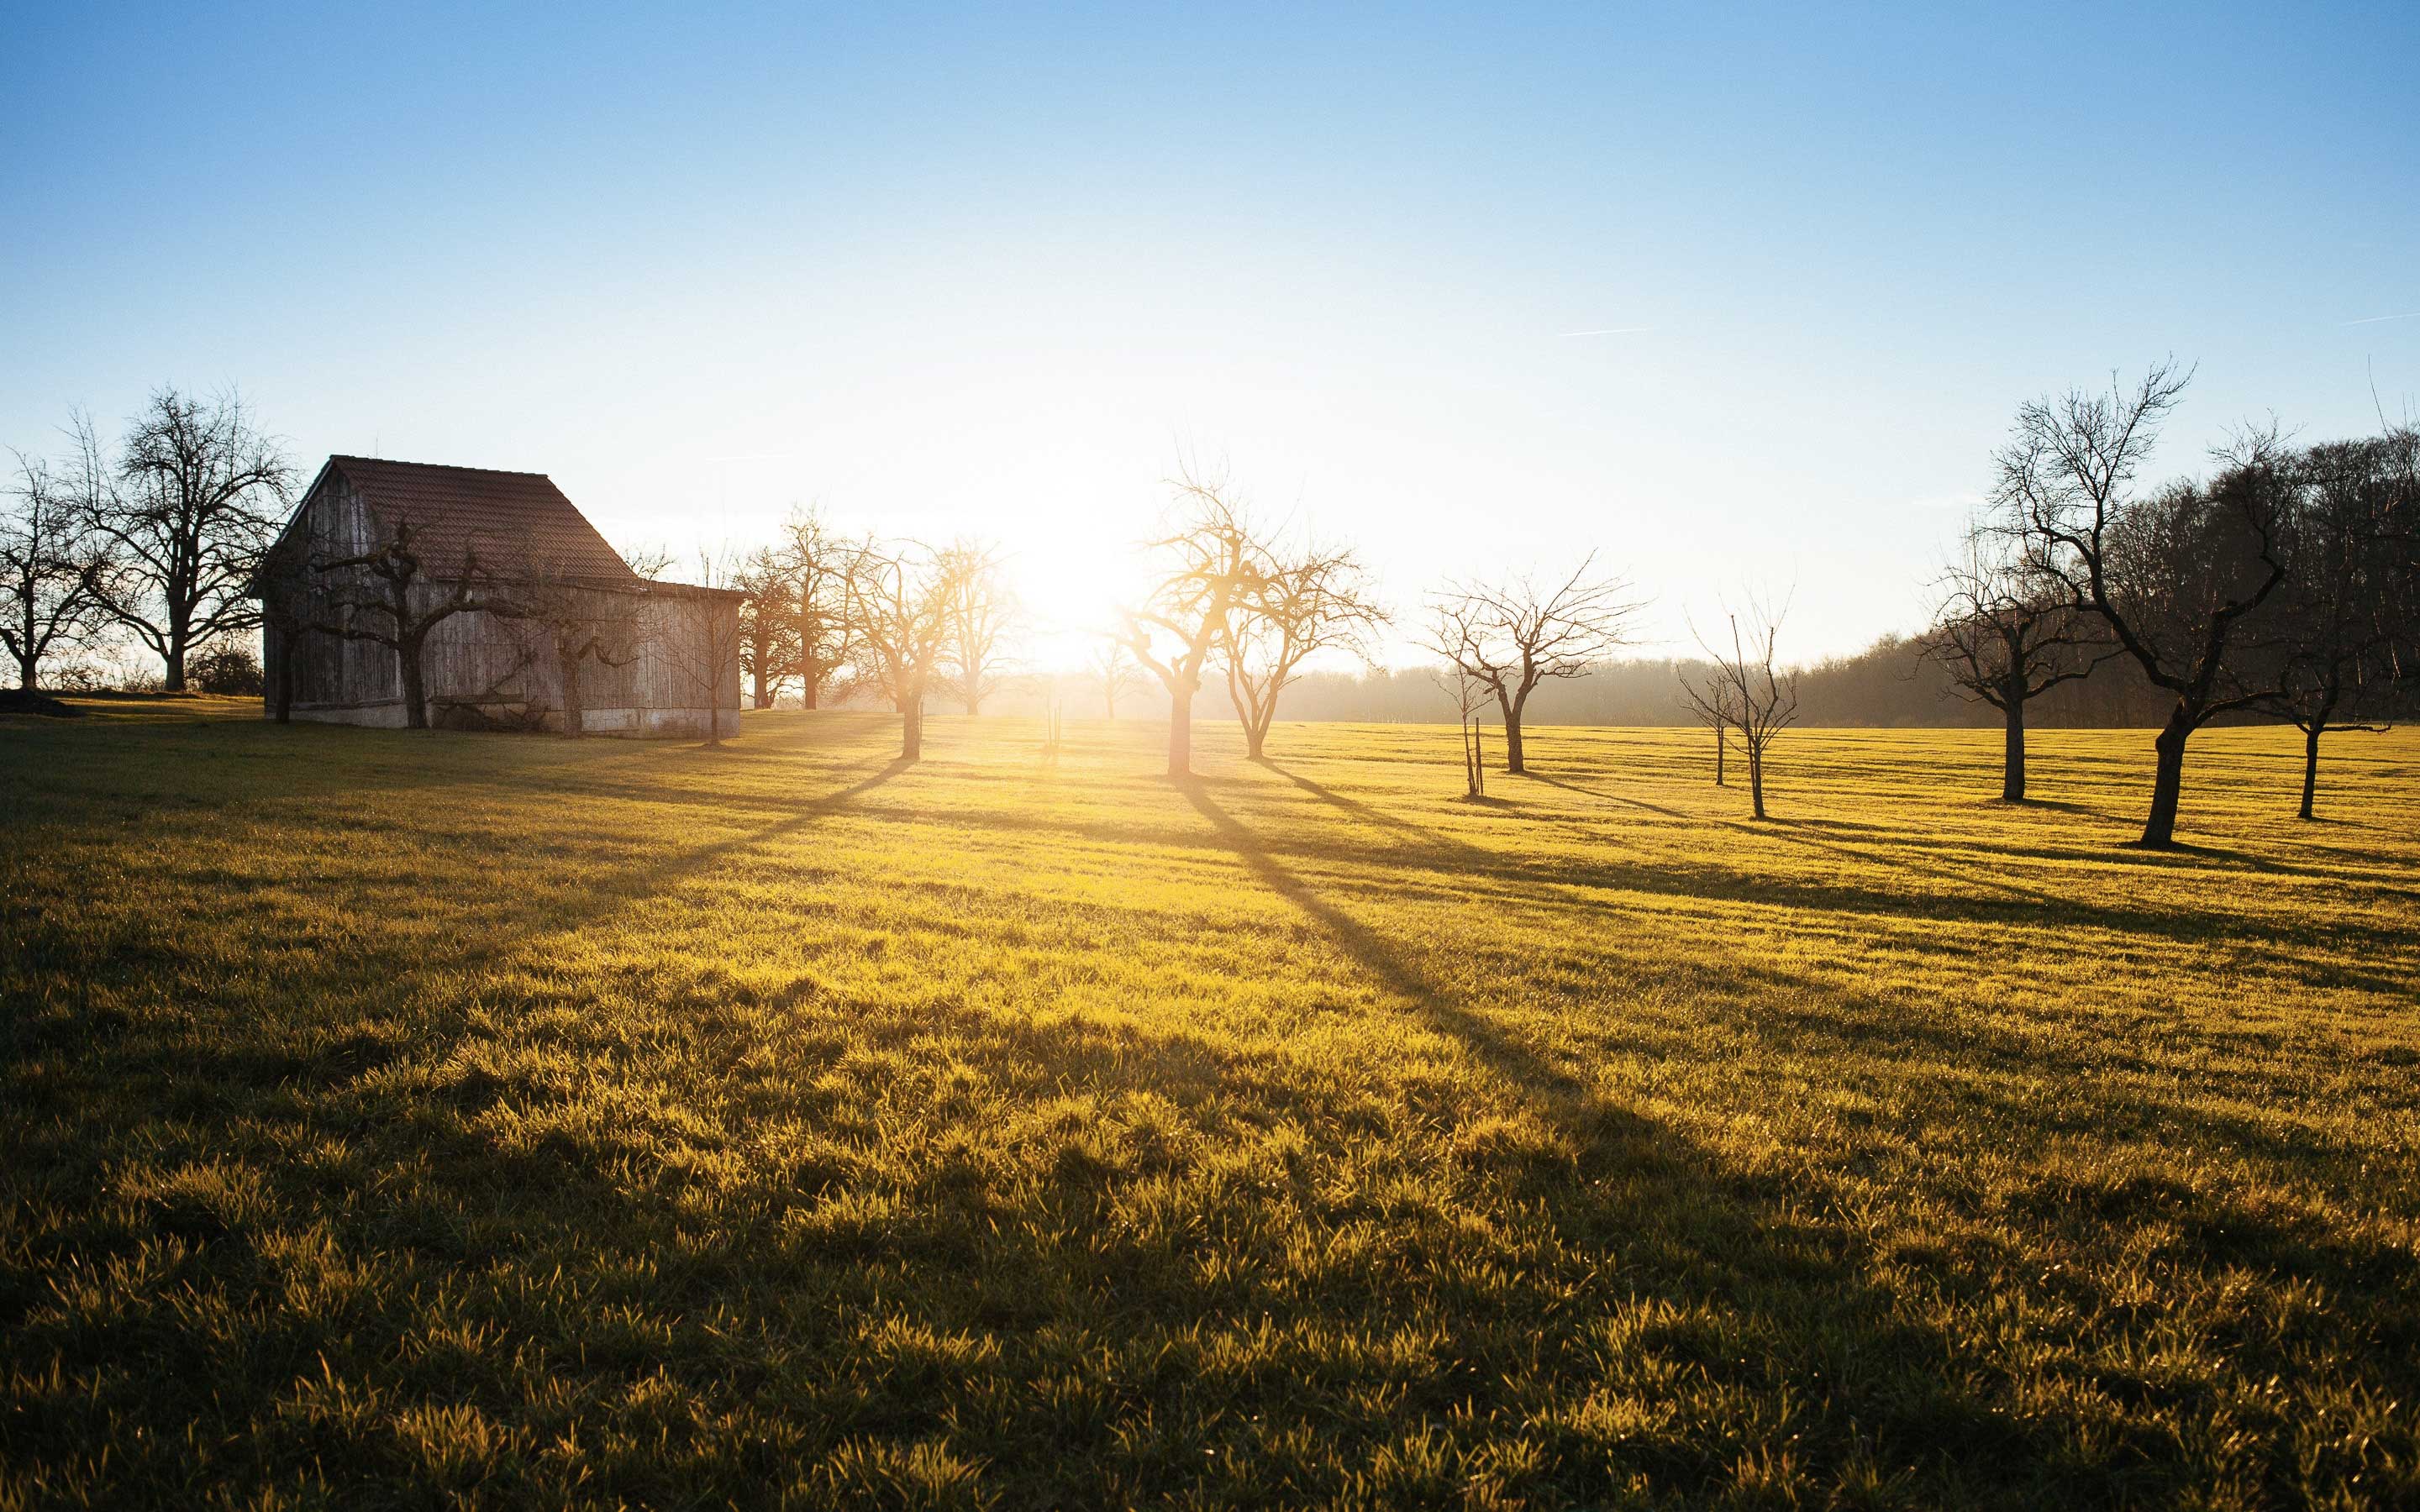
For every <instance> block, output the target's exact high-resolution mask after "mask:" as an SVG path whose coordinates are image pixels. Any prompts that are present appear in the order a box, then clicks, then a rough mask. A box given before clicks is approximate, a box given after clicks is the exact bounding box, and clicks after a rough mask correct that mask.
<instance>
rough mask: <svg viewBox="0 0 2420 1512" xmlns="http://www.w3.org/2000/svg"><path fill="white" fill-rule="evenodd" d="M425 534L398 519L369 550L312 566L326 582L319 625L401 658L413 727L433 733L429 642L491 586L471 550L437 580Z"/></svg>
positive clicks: (407, 722)
mask: <svg viewBox="0 0 2420 1512" xmlns="http://www.w3.org/2000/svg"><path fill="white" fill-rule="evenodd" d="M420 533H421V532H420V527H419V525H418V523H417V522H416V521H413V520H411V519H409V518H404V519H398V520H396V521H395V522H394V523H392V524H390V525H387V526H385V527H383V528H382V529H381V531H380V534H379V537H378V539H377V541H376V542H375V543H374V544H372V545H371V547H370V548H369V549H368V550H366V551H361V552H357V553H355V554H353V555H351V556H345V557H334V558H326V559H321V560H318V561H315V562H314V563H312V571H313V573H314V575H315V576H316V577H317V578H318V580H319V582H320V583H321V584H322V585H323V586H322V591H321V594H320V596H319V601H318V606H317V611H318V614H319V615H320V616H321V617H320V618H319V619H318V622H317V623H316V624H315V625H313V626H312V628H314V629H316V630H319V631H322V632H324V633H326V634H329V635H334V636H341V637H343V638H344V639H345V640H368V641H372V642H374V643H376V644H378V645H381V646H385V647H386V648H388V649H389V650H391V651H393V652H394V653H395V657H396V672H397V675H398V677H399V679H400V681H401V683H402V687H403V724H404V728H405V729H407V730H426V729H427V728H428V691H427V687H428V685H427V670H426V668H425V666H424V665H423V663H422V660H421V653H422V651H423V649H424V648H425V647H426V646H427V643H428V637H429V636H430V634H431V633H433V632H434V631H435V630H436V628H437V627H438V626H439V625H442V624H444V623H445V622H446V621H447V620H450V619H452V618H453V617H454V616H455V615H457V614H464V613H468V612H469V611H471V610H472V609H480V608H483V607H484V605H483V604H482V603H481V593H480V589H481V587H482V586H483V585H484V584H485V583H486V581H487V573H486V570H485V569H484V568H482V567H481V566H480V564H479V559H478V557H477V555H476V553H474V552H473V551H471V550H469V549H467V548H466V549H465V550H464V552H463V554H462V556H461V558H460V559H459V560H458V561H457V562H447V563H443V571H444V577H443V578H442V579H434V580H433V579H431V578H430V576H429V572H428V566H429V564H428V563H426V562H424V561H423V560H422V554H421V548H420V546H419V544H418V543H419V539H420Z"/></svg>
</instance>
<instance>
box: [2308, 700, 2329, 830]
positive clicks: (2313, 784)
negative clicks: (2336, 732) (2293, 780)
mask: <svg viewBox="0 0 2420 1512" xmlns="http://www.w3.org/2000/svg"><path fill="white" fill-rule="evenodd" d="M2326 728H2327V726H2326V725H2324V724H2318V723H2313V724H2309V725H2305V726H2304V727H2303V817H2304V818H2305V819H2316V818H2318V817H2319V815H2317V814H2315V813H2313V812H2312V811H2311V800H2312V799H2313V798H2315V797H2317V796H2319V732H2320V731H2322V730H2325V729H2326Z"/></svg>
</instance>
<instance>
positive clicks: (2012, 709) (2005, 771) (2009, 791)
mask: <svg viewBox="0 0 2420 1512" xmlns="http://www.w3.org/2000/svg"><path fill="white" fill-rule="evenodd" d="M2003 712H2004V713H2005V714H2006V715H2007V716H2008V731H2007V734H2006V735H2005V737H2004V738H2003V739H2002V742H2001V747H2000V798H2001V801H2003V802H2005V803H2023V802H2024V801H2025V701H2024V698H2022V697H2011V698H2009V702H2008V703H2007V705H2006V707H2005V708H2004V710H2003Z"/></svg>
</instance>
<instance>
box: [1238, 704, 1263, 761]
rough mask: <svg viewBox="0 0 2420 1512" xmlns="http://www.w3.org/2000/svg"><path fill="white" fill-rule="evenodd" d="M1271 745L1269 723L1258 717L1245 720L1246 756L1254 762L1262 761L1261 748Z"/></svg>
mask: <svg viewBox="0 0 2420 1512" xmlns="http://www.w3.org/2000/svg"><path fill="white" fill-rule="evenodd" d="M1268 743H1269V721H1268V720H1266V719H1264V718H1262V717H1259V716H1258V715H1252V716H1249V717H1246V718H1245V720H1244V754H1245V755H1247V756H1249V757H1250V758H1251V759H1252V760H1253V761H1259V760H1260V759H1261V748H1262V747H1264V746H1265V745H1267V744H1268Z"/></svg>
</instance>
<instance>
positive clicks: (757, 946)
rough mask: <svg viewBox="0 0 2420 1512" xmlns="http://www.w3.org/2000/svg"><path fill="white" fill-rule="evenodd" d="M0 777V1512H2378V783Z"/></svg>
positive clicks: (251, 742) (2415, 862) (481, 759)
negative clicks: (2172, 805) (1764, 814)
mask: <svg viewBox="0 0 2420 1512" xmlns="http://www.w3.org/2000/svg"><path fill="white" fill-rule="evenodd" d="M247 712H248V711H247V710H246V709H245V708H244V707H243V706H241V705H236V704H224V705H212V704H203V705H200V706H199V707H198V710H197V708H196V707H195V706H194V705H183V706H178V707H173V708H169V707H155V706H148V705H143V704H115V705H107V706H101V705H95V706H94V709H93V713H92V717H87V718H85V719H82V720H77V721H73V722H68V723H45V722H40V721H34V720H0V794H5V797H0V821H5V823H6V825H7V837H8V856H7V858H6V860H5V862H4V863H0V1003H5V1010H0V1508H10V1509H13V1508H16V1507H21V1506H28V1507H29V1506H51V1505H85V1504H89V1505H93V1506H113V1507H122V1506H140V1505H179V1506H183V1505H222V1504H223V1505H246V1506H264V1507H265V1506H308V1505H329V1506H347V1507H356V1506H366V1507H375V1506H429V1505H446V1504H466V1505H556V1504H566V1503H572V1504H594V1505H615V1504H629V1505H648V1506H686V1505H697V1506H720V1505H723V1504H728V1503H738V1504H752V1505H754V1504H798V1505H826V1504H829V1505H868V1504H885V1505H986V1504H989V1505H999V1506H1001V1507H1028V1506H1043V1505H1054V1504H1055V1505H1068V1506H1079V1505H1099V1506H1113V1505H1124V1504H1145V1503H1149V1504H1161V1503H1165V1504H1177V1505H1188V1506H1190V1505H1203V1506H1207V1505H1236V1506H1243V1505H1277V1504H1285V1505H1310V1504H1334V1505H1365V1506H1391V1505H1439V1506H1474V1507H1512V1506H1515V1505H1522V1506H1528V1507H1532V1508H1554V1507H1562V1506H1571V1505H1586V1506H1629V1505H1637V1506H1680V1505H1699V1504H1740V1505H1758V1506H1790V1505H1805V1506H1830V1505H1851V1506H1854V1505H1877V1506H1891V1505H1900V1506H1931V1505H1945V1504H1947V1505H1968V1504H1971V1505H1993V1506H2009V1507H2020V1506H2044V1505H2053V1504H2066V1505H2188V1506H2211V1507H2221V1506H2264V1505H2275V1506H2301V1505H2317V1506H2357V1505H2376V1506H2388V1505H2398V1504H2399V1505H2407V1506H2408V1505H2412V1504H2415V1503H2420V1270H2416V1269H2415V1263H2414V1262H2415V1246H2420V1158H2415V1144H2420V1137H2415V1136H2420V1086H2416V1085H2415V1084H2420V1010H2415V1007H2414V1002H2415V997H2420V738H2415V737H2414V736H2412V735H2411V734H2405V733H2396V734H2390V735H2385V736H2376V737H2363V736H2342V737H2337V738H2336V739H2335V740H2333V741H2332V742H2331V751H2330V765H2329V766H2328V768H2327V769H2326V770H2325V771H2324V772H2323V786H2322V791H2321V810H2322V812H2323V813H2324V814H2326V815H2327V816H2328V820H2327V822H2324V823H2320V824H2317V825H2306V824H2300V823H2297V822H2296V821H2295V820H2293V819H2292V817H2291V814H2292V810H2293V807H2294V802H2295V798H2296V784H2297V781H2298V779H2299V770H2298V767H2297V765H2296V760H2295V757H2296V750H2297V747H2296V739H2297V738H2298V737H2295V736H2293V735H2292V734H2291V733H2290V732H2289V733H2285V734H2282V735H2281V734H2280V733H2276V732H2273V731H2257V730H2242V731H2218V732H2211V733H2205V734H2203V735H2201V736H2198V737H2196V739H2195V747H2194V751H2193V755H2192V758H2191V761H2190V763H2189V765H2188V774H2187V775H2188V789H2187V794H2186V801H2187V808H2186V814H2185V831H2186V833H2187V835H2188V836H2189V838H2190V839H2191V840H2192V841H2193V842H2194V844H2195V848H2194V849H2190V850H2185V851H2180V852H2177V853H2172V854H2151V853H2144V852H2140V851H2133V850H2128V849H2125V848H2123V846H2122V843H2121V842H2122V841H2126V840H2127V839H2129V838H2131V836H2132V835H2133V833H2134V831H2135V829H2136V828H2137V826H2138V825H2139V821H2140V813H2141V807H2142V803H2143V800H2144V796H2145V790H2146V787H2147V785H2148V778H2149V736H2148V734H2140V733H2044V734H2041V735H2039V736H2038V737H2037V741H2036V748H2035V770H2034V786H2035V790H2036V793H2037V794H2038V795H2039V796H2040V798H2042V799H2043V800H2045V801H2044V802H2042V803H2040V804H2038V805H2034V806H2030V807H2027V808H2024V809H2010V808H2009V807H2007V806H2004V805H2001V804H1998V803H1996V802H1994V801H1991V798H1992V795H1993V794H1994V793H1995V792H1996V791H1997V778H1996V769H1995V761H1996V743H1997V736H1996V734H1993V733H1989V732H1975V733H1959V732H1927V733H1913V732H1911V733H1894V732H1813V731H1809V732H1798V733H1792V734H1790V735H1788V736H1786V737H1785V738H1784V741H1783V743H1782V745H1781V746H1780V747H1779V748H1778V750H1777V754H1776V771H1775V773H1774V779H1773V792H1772V801H1773V804H1774V808H1775V812H1776V816H1777V822H1776V823H1774V824H1771V825H1753V824H1750V823H1748V822H1746V820H1745V801H1744V797H1743V795H1741V794H1740V793H1739V792H1738V790H1736V789H1732V790H1729V791H1725V790H1718V789H1716V788H1714V787H1713V786H1712V785H1711V784H1710V783H1709V782H1708V781H1707V780H1706V774H1705V769H1704V760H1703V758H1704V754H1705V752H1704V750H1703V747H1702V737H1699V736H1694V735H1690V734H1686V733H1680V732H1660V731H1568V730H1545V731H1542V732H1540V733H1537V734H1536V735H1535V736H1534V737H1533V747H1534V760H1535V762H1536V764H1537V765H1538V767H1539V775H1538V776H1537V777H1535V778H1533V779H1516V778H1510V777H1500V776H1499V777H1497V779H1495V780H1494V783H1493V786H1492V797H1491V801H1489V802H1487V803H1485V804H1483V805H1473V804H1468V803H1465V802H1462V801H1460V800H1459V798H1458V797H1457V796H1456V794H1457V791H1458V788H1459V774H1458V772H1457V770H1456V768H1455V765H1454V748H1453V737H1452V735H1451V733H1450V732H1443V731H1436V730H1419V729H1395V728H1385V729H1381V728H1347V727H1333V726H1330V727H1280V730H1279V731H1278V733H1277V734H1276V736H1275V738H1274V740H1273V742H1272V750H1273V751H1274V752H1275V753H1276V755H1275V760H1274V762H1273V763H1272V764H1266V765H1260V764H1249V763H1247V762H1245V761H1243V760H1242V759H1241V758H1240V754H1239V753H1238V752H1237V751H1236V749H1235V748H1233V745H1232V744H1231V741H1232V727H1225V728H1220V727H1211V728H1209V729H1206V730H1205V731H1204V732H1202V734H1203V745H1204V747H1205V748H1206V749H1205V754H1204V760H1203V766H1204V768H1205V771H1204V775H1203V776H1202V778H1201V779H1199V780H1198V781H1197V782H1195V783H1193V784H1190V785H1187V786H1185V787H1176V786H1171V784H1170V783H1169V782H1167V781H1166V780H1165V779H1160V778H1157V777H1156V776H1154V775H1152V774H1153V771H1154V768H1155V765H1156V732H1155V730H1153V729H1152V728H1151V727H1149V726H1144V725H1140V724H1138V725H1131V726H1129V725H1119V726H1115V727H1111V726H1105V725H1089V726H1087V725H1078V726H1075V727H1073V728H1072V729H1071V731H1070V733H1069V742H1068V743H1069V748H1068V750H1067V751H1066V752H1065V754H1064V755H1063V757H1062V758H1061V759H1060V760H1059V761H1058V762H1057V763H1056V764H1045V763H1044V762H1043V760H1042V759H1041V755H1040V739H1039V733H1038V731H1037V730H1035V729H1034V728H1032V727H1029V726H1025V725H1021V724H1017V723H1015V722H1006V721H1000V722H995V721H985V722H982V723H969V722H965V721H957V720H950V719H936V720H934V721H933V725H932V729H931V731H930V733H929V734H928V737H927V742H928V743H927V750H928V757H927V759H926V760H925V761H924V762H923V764H921V765H917V766H914V767H899V766H896V765H893V764H892V763H891V761H890V757H891V755H892V749H893V747H892V741H893V739H894V735H893V733H892V732H893V730H894V728H895V726H894V722H893V721H892V720H888V719H884V718H879V717H871V716H862V717H861V716H847V715H841V716H831V715H824V716H799V715H764V716H758V715H752V716H750V717H749V719H748V721H747V725H748V733H747V734H746V736H745V737H744V738H743V739H742V740H740V741H739V742H738V743H737V744H736V745H734V746H732V747H730V748H726V749H724V750H721V751H708V750H704V749H700V748H695V747H689V746H673V745H661V744H654V745H633V744H623V743H616V742H604V741H597V742H588V743H582V744H577V745H575V744H570V743H564V742H557V741H546V740H537V739H517V738H507V737H495V736H476V735H449V734H444V733H426V734H404V733H391V732H372V731H357V730H345V729H332V728H317V727H308V726H296V727H293V728H290V729H279V728H276V727H274V726H271V725H268V724H265V723H263V722H261V721H260V720H258V719H257V718H256V717H245V715H246V714H247Z"/></svg>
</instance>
